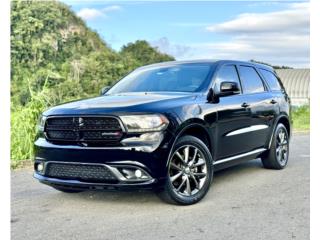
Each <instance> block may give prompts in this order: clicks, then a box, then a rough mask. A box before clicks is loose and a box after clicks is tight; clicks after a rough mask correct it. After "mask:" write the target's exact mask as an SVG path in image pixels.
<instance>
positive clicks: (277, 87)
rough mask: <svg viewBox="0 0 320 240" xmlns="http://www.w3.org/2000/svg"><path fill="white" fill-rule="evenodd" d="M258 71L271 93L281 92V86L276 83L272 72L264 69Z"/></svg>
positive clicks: (276, 80)
mask: <svg viewBox="0 0 320 240" xmlns="http://www.w3.org/2000/svg"><path fill="white" fill-rule="evenodd" d="M260 71H261V73H262V75H263V77H264V78H265V79H266V81H267V83H268V85H269V87H270V89H271V90H272V91H278V90H281V86H280V84H279V82H278V79H277V77H276V76H275V75H274V74H273V73H272V72H270V71H267V70H264V69H260Z"/></svg>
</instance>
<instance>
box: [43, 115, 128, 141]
mask: <svg viewBox="0 0 320 240" xmlns="http://www.w3.org/2000/svg"><path fill="white" fill-rule="evenodd" d="M45 133H46V137H47V140H49V141H51V142H54V143H57V144H72V143H76V144H79V143H81V144H82V145H85V146H106V145H116V144H119V142H120V140H121V138H122V136H123V131H122V128H121V125H120V122H119V120H118V119H117V118H114V117H97V116H83V117H82V116H81V117H80V116H79V117H50V118H48V119H47V121H46V124H45Z"/></svg>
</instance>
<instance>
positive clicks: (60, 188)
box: [53, 186, 83, 193]
mask: <svg viewBox="0 0 320 240" xmlns="http://www.w3.org/2000/svg"><path fill="white" fill-rule="evenodd" d="M53 188H54V189H56V190H58V191H60V192H64V193H80V192H83V190H76V189H69V188H63V187H57V186H54V187H53Z"/></svg>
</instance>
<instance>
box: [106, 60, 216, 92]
mask: <svg viewBox="0 0 320 240" xmlns="http://www.w3.org/2000/svg"><path fill="white" fill-rule="evenodd" d="M210 70H211V65H210V64H179V65H172V66H161V67H159V66H158V67H150V68H142V69H137V70H135V71H133V72H132V73H130V74H129V75H127V76H126V77H124V78H123V79H122V80H120V81H119V82H118V83H116V84H115V85H114V86H113V87H112V88H111V89H110V90H109V91H108V94H117V93H127V92H197V91H200V90H202V89H203V88H204V87H206V86H207V85H208V84H209V82H208V79H209V75H210V72H211V71H210Z"/></svg>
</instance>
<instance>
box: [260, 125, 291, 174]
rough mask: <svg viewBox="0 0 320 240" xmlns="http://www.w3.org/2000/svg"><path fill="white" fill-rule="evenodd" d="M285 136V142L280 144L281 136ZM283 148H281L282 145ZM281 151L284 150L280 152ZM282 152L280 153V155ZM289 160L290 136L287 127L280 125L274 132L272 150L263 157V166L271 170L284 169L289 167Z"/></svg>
mask: <svg viewBox="0 0 320 240" xmlns="http://www.w3.org/2000/svg"><path fill="white" fill-rule="evenodd" d="M282 133H283V134H284V138H285V139H284V141H286V143H285V142H283V143H280V141H282V140H281V138H282V137H280V136H279V135H280V134H282ZM282 144H283V147H282V148H281V147H280V145H281V146H282ZM279 147H280V149H282V150H279ZM279 151H280V153H279ZM288 159H289V134H288V131H287V129H286V127H285V126H284V125H283V124H282V123H279V124H278V125H277V127H276V129H275V131H274V134H273V137H272V141H271V146H270V149H269V150H268V151H267V152H266V153H265V154H264V155H263V156H262V157H261V160H262V164H263V166H264V167H265V168H269V169H278V170H280V169H283V168H285V167H286V166H287V163H288Z"/></svg>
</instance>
